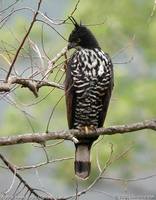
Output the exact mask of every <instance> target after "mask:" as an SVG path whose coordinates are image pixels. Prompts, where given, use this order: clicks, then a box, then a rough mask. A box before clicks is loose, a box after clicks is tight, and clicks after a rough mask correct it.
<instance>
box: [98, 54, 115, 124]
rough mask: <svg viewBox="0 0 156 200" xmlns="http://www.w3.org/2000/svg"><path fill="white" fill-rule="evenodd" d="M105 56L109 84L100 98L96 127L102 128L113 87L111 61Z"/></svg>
mask: <svg viewBox="0 0 156 200" xmlns="http://www.w3.org/2000/svg"><path fill="white" fill-rule="evenodd" d="M105 56H107V59H108V60H109V62H108V63H109V65H110V69H111V70H110V75H111V77H110V83H109V86H108V88H107V90H106V92H105V94H104V95H103V96H102V105H103V106H102V110H101V112H100V113H99V121H98V127H102V126H103V123H104V121H105V118H106V114H107V110H108V106H109V102H110V98H111V93H112V90H113V86H114V75H113V64H112V61H111V59H110V57H109V55H108V54H106V53H105Z"/></svg>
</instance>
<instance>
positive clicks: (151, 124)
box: [0, 119, 156, 146]
mask: <svg viewBox="0 0 156 200" xmlns="http://www.w3.org/2000/svg"><path fill="white" fill-rule="evenodd" d="M143 129H151V130H154V131H156V119H153V120H145V121H143V122H138V123H133V124H129V125H117V126H111V127H108V128H98V129H96V131H94V132H90V133H88V134H87V137H88V138H89V137H92V136H99V135H114V134H118V133H120V134H125V133H128V132H134V131H139V130H143ZM77 137H84V133H83V132H80V131H79V130H74V129H73V130H66V131H65V130H63V131H55V132H48V133H33V134H32V133H27V134H22V135H16V136H7V137H0V146H6V145H13V144H22V143H41V144H42V143H45V142H46V141H48V140H56V139H65V140H71V141H72V142H74V143H77V142H78V140H77V139H76V138H77Z"/></svg>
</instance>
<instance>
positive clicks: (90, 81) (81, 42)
mask: <svg viewBox="0 0 156 200" xmlns="http://www.w3.org/2000/svg"><path fill="white" fill-rule="evenodd" d="M70 20H71V21H72V23H73V25H74V29H73V30H72V32H71V33H70V35H69V38H68V50H70V49H74V50H75V51H74V53H73V54H72V55H71V57H70V58H69V60H68V61H67V68H66V77H65V99H66V110H67V121H68V127H69V129H78V130H80V131H81V132H83V133H84V134H83V135H82V136H81V137H77V139H78V143H75V162H74V168H75V175H76V176H77V177H79V178H81V179H87V178H88V177H89V175H90V171H91V161H90V150H91V147H92V144H93V142H94V141H95V140H97V139H98V136H90V137H87V134H88V133H89V132H90V131H95V130H96V129H97V128H100V127H103V123H104V121H105V117H106V114H107V110H108V106H109V102H110V98H111V94H112V90H113V86H114V75H113V64H112V61H111V58H110V56H109V55H108V54H107V53H105V52H103V51H102V49H101V48H100V46H99V43H98V41H97V40H96V38H95V36H94V35H93V33H92V32H91V31H90V30H89V29H88V28H87V27H86V26H85V25H82V23H80V24H78V23H77V21H76V20H75V19H74V18H73V17H70Z"/></svg>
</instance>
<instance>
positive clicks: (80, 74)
mask: <svg viewBox="0 0 156 200" xmlns="http://www.w3.org/2000/svg"><path fill="white" fill-rule="evenodd" d="M66 79H68V81H66V91H67V95H70V96H71V98H70V101H73V102H67V106H68V104H70V106H71V103H72V104H73V105H72V108H73V109H72V111H71V113H68V118H70V120H68V121H69V122H70V124H69V127H70V128H79V127H82V126H89V125H93V126H94V127H101V126H102V125H103V122H104V119H105V116H106V113H107V107H108V103H109V99H110V95H111V91H112V87H113V68H112V62H111V59H110V58H109V56H108V54H106V53H104V52H103V51H102V50H101V49H98V48H95V49H83V48H80V49H79V50H78V51H76V52H75V53H74V54H73V56H72V58H71V60H70V61H69V63H68V68H67V77H66ZM107 99H108V100H107Z"/></svg>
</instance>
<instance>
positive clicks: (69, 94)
mask: <svg viewBox="0 0 156 200" xmlns="http://www.w3.org/2000/svg"><path fill="white" fill-rule="evenodd" d="M73 59H74V55H73V56H72V57H71V58H70V60H69V61H68V64H67V71H66V78H65V97H66V109H67V121H68V126H69V129H72V128H74V127H73V124H74V122H73V119H74V112H75V111H74V108H75V106H74V105H75V100H76V99H75V98H76V97H75V92H74V88H73V78H72V75H71V66H72V64H73Z"/></svg>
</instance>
